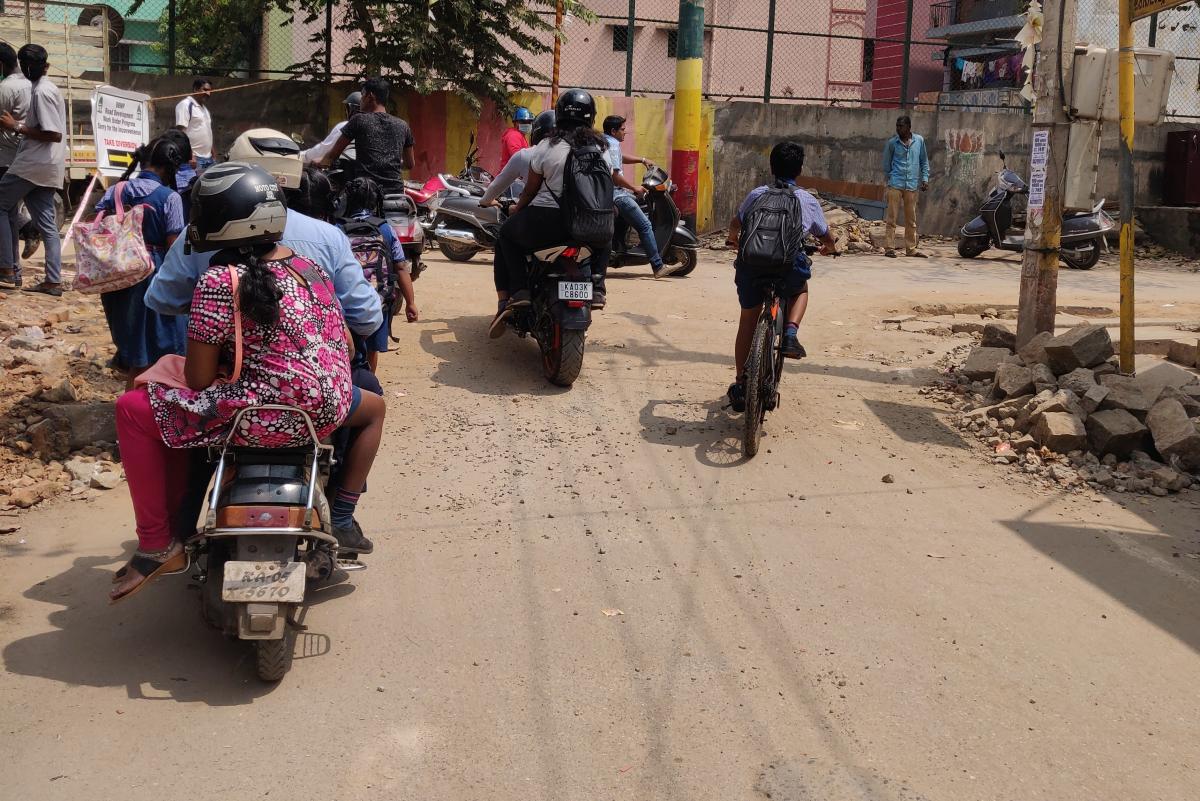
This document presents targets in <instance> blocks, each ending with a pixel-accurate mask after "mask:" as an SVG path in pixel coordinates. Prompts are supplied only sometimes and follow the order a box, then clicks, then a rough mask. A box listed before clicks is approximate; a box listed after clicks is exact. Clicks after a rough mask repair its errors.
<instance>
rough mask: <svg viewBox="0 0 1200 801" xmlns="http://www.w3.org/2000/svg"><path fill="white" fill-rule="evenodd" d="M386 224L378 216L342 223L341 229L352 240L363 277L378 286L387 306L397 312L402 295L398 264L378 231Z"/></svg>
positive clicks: (352, 248) (352, 247) (351, 245)
mask: <svg viewBox="0 0 1200 801" xmlns="http://www.w3.org/2000/svg"><path fill="white" fill-rule="evenodd" d="M387 224H388V223H387V221H386V220H383V219H380V218H379V217H365V218H363V219H348V220H342V221H341V223H340V226H341V229H342V231H344V232H345V234H346V236H347V237H348V238H349V240H350V250H351V251H352V252H353V253H354V258H355V259H357V260H358V264H359V266H360V267H362V271H363V277H364V278H366V279H367V283H370V284H374V285H375V291H376V292H378V293H379V297H380V299H381V300H382V301H383V303H384V306H385V307H386V308H389V309H395V308H396V298H397V297H398V296H399V289H398V287H397V283H398V278H397V275H396V265H395V263H394V262H393V261H392V253H391V250H390V249H389V248H388V246H387V243H386V242H384V241H383V234H381V233H380V232H379V227H380V226H381V225H387Z"/></svg>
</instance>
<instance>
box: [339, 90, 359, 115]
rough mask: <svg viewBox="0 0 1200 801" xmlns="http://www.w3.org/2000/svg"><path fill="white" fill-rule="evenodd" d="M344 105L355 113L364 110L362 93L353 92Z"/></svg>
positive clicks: (347, 96)
mask: <svg viewBox="0 0 1200 801" xmlns="http://www.w3.org/2000/svg"><path fill="white" fill-rule="evenodd" d="M342 103H343V104H344V105H345V106H346V107H347V108H350V109H352V110H354V111H357V110H358V109H360V108H362V92H351V93H350V94H348V95H346V99H345V100H344V101H342Z"/></svg>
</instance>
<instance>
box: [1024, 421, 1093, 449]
mask: <svg viewBox="0 0 1200 801" xmlns="http://www.w3.org/2000/svg"><path fill="white" fill-rule="evenodd" d="M1031 433H1032V435H1033V438H1034V439H1035V440H1037V441H1038V442H1039V443H1041V444H1042V445H1043V446H1045V447H1047V448H1049V449H1050V450H1052V451H1055V452H1057V453H1070V452H1071V451H1077V450H1079V449H1081V448H1084V447H1086V446H1087V429H1085V428H1084V427H1083V421H1082V420H1080V419H1079V418H1078V417H1076V416H1075V415H1073V414H1070V413H1068V412H1049V413H1047V414H1043V415H1042V416H1041V418H1039V419H1038V421H1037V424H1036V425H1035V426H1034V427H1033V431H1032V432H1031Z"/></svg>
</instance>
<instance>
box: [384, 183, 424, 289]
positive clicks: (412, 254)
mask: <svg viewBox="0 0 1200 801" xmlns="http://www.w3.org/2000/svg"><path fill="white" fill-rule="evenodd" d="M383 219H385V220H387V223H388V225H390V226H391V227H392V233H394V234H395V235H396V239H398V240H400V244H401V245H402V246H403V247H404V255H405V256H407V257H408V260H409V262H410V263H411V264H412V278H413V280H414V281H415V280H417V279H418V278H420V277H421V273H423V272H424V271H425V267H426V266H427V265H426V264H425V262H423V261H422V260H421V254H422V253H424V252H425V241H426V237H425V226H424V225H422V223H421V216H420V212H419V211H418V209H417V204H416V203H414V202H413V200H412V198H411V197H409V196H408V194H407V193H405V194H389V195H384V196H383Z"/></svg>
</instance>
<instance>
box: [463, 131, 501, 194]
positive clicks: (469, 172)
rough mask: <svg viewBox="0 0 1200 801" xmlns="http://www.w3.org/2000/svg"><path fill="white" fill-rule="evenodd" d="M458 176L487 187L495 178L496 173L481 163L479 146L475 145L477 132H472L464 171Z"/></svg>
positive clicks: (464, 160) (464, 162) (464, 161)
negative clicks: (489, 170) (493, 173)
mask: <svg viewBox="0 0 1200 801" xmlns="http://www.w3.org/2000/svg"><path fill="white" fill-rule="evenodd" d="M458 177H459V178H461V179H463V180H464V181H471V182H473V183H476V184H480V185H482V186H483V187H485V188H486V187H487V185H488V184H490V183H491V182H492V181H493V180H494V179H495V176H494V175H492V174H491V173H490V172H488V171H487V170H485V169H484V168H483V167H482V166H481V165H480V164H479V148H478V147H477V146H476V145H475V134H471V144H470V147H469V148H468V149H467V156H466V158H465V159H463V168H462V172H460V173H459V174H458Z"/></svg>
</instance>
